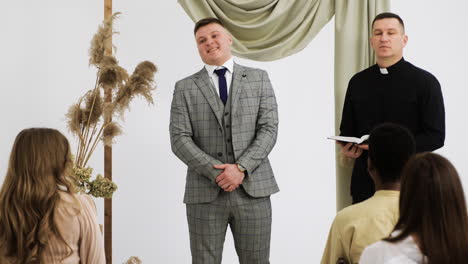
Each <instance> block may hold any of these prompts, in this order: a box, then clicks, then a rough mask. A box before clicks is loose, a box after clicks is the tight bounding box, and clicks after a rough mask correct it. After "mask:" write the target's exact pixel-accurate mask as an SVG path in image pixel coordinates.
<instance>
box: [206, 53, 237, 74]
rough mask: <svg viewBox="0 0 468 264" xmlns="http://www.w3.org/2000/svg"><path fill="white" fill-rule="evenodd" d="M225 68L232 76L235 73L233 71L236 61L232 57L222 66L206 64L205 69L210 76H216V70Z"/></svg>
mask: <svg viewBox="0 0 468 264" xmlns="http://www.w3.org/2000/svg"><path fill="white" fill-rule="evenodd" d="M223 67H224V68H226V69H227V70H228V71H229V72H230V73H231V74H232V73H233V71H234V60H233V59H232V57H231V58H230V59H229V60H227V61H226V62H225V63H224V64H223V65H221V66H216V65H209V64H205V69H206V71H207V72H208V74H209V75H210V76H211V75H213V74H214V71H215V70H217V69H220V68H223Z"/></svg>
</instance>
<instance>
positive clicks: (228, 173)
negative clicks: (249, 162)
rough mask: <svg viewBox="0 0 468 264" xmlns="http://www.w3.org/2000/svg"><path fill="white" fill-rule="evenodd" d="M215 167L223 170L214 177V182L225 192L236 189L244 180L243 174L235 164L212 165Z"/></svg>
mask: <svg viewBox="0 0 468 264" xmlns="http://www.w3.org/2000/svg"><path fill="white" fill-rule="evenodd" d="M213 167H214V168H215V169H219V170H223V172H222V173H221V174H219V175H218V176H217V177H216V183H217V184H218V186H219V187H221V188H222V189H223V190H224V191H226V192H232V191H234V190H235V189H237V188H238V187H239V186H240V185H241V184H242V182H243V181H244V177H245V174H244V173H243V172H241V171H240V170H239V169H238V168H237V164H220V165H214V166H213Z"/></svg>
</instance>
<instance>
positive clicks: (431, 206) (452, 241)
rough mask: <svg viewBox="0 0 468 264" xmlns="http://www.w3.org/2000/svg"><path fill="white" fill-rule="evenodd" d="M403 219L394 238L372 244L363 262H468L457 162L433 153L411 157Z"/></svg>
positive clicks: (467, 231) (404, 188)
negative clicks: (455, 164) (456, 168)
mask: <svg viewBox="0 0 468 264" xmlns="http://www.w3.org/2000/svg"><path fill="white" fill-rule="evenodd" d="M399 206H400V218H399V220H398V223H397V224H396V226H395V231H394V232H392V234H391V235H390V237H389V238H386V239H384V240H383V241H379V242H377V243H375V244H372V245H371V246H369V247H367V248H366V249H365V250H364V252H363V254H362V257H361V262H360V263H362V264H371V263H372V264H375V263H379V264H380V263H385V264H391V263H399V264H400V263H407V264H412V263H428V264H442V263H443V264H447V263H450V264H462V263H463V264H464V263H468V214H467V208H466V200H465V196H464V193H463V187H462V185H461V182H460V178H459V177H458V174H457V171H456V170H455V168H454V167H453V165H452V164H451V163H450V162H449V161H448V160H447V159H445V158H444V157H442V156H440V155H437V154H434V153H422V154H418V155H416V156H415V157H414V158H412V159H410V161H408V164H407V166H406V168H405V169H404V172H403V175H402V180H401V196H400V203H399Z"/></svg>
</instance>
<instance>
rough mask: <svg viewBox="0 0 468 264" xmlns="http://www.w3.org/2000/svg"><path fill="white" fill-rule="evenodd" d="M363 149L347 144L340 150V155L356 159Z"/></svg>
mask: <svg viewBox="0 0 468 264" xmlns="http://www.w3.org/2000/svg"><path fill="white" fill-rule="evenodd" d="M362 152H363V148H360V147H358V146H356V144H353V143H348V144H346V145H344V146H343V147H342V148H341V153H342V154H343V155H344V156H346V157H349V158H353V159H357V158H359V157H360V156H361V154H362Z"/></svg>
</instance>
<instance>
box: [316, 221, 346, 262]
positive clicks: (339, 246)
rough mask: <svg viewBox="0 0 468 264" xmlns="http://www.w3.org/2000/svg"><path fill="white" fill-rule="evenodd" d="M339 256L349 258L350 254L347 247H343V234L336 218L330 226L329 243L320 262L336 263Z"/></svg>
mask: <svg viewBox="0 0 468 264" xmlns="http://www.w3.org/2000/svg"><path fill="white" fill-rule="evenodd" d="M339 258H345V259H346V260H348V254H347V252H346V249H345V248H344V247H343V241H342V236H341V233H340V230H339V226H338V225H337V224H336V218H335V220H334V221H333V224H332V226H331V228H330V233H329V234H328V240H327V245H326V247H325V250H324V251H323V256H322V261H321V262H320V263H321V264H335V263H336V261H337V260H338V259H339Z"/></svg>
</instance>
